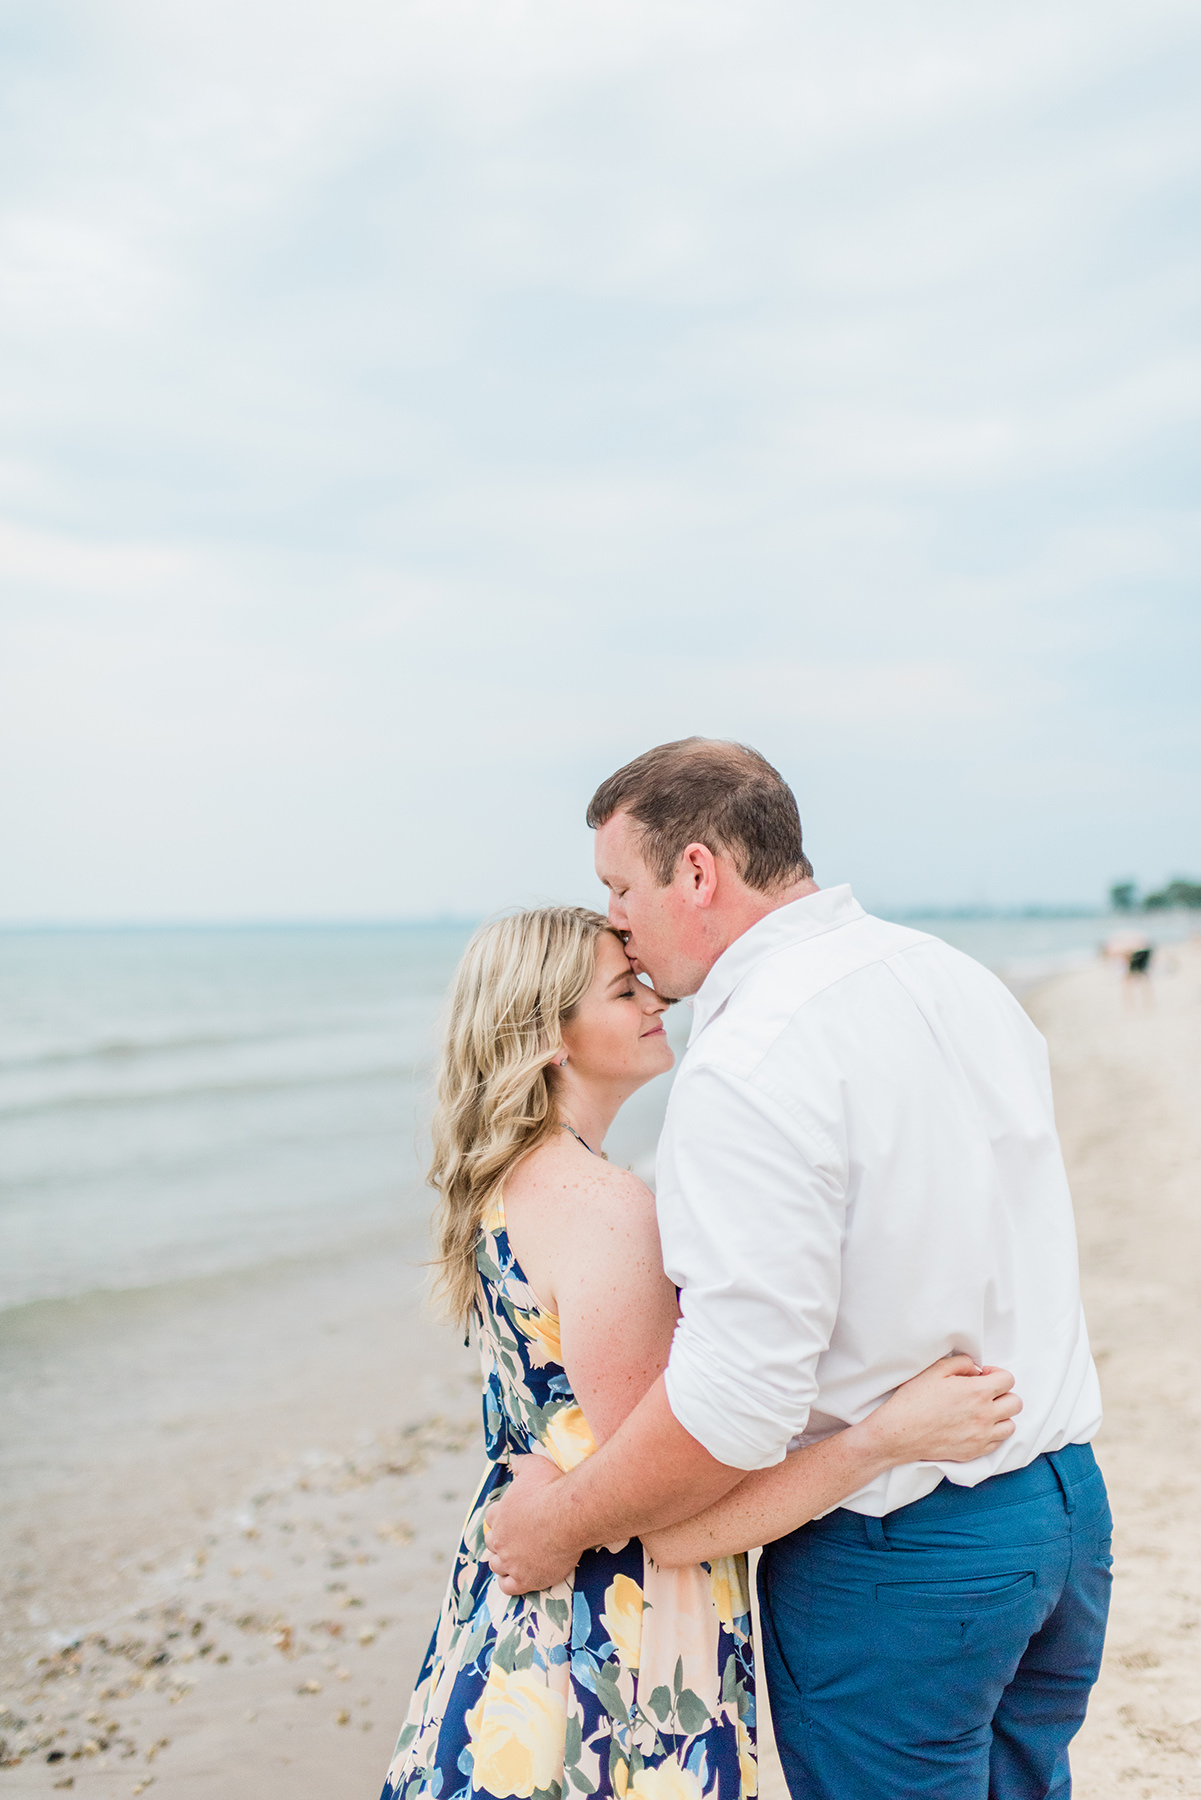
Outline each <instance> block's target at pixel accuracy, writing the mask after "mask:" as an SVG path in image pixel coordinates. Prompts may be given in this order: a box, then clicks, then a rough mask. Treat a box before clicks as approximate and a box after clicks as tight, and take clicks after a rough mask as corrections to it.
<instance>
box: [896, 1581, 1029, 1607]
mask: <svg viewBox="0 0 1201 1800" xmlns="http://www.w3.org/2000/svg"><path fill="white" fill-rule="evenodd" d="M1033 1587H1034V1576H1033V1574H1031V1573H1029V1572H1027V1573H1025V1574H1021V1575H975V1576H972V1577H970V1578H969V1579H968V1580H966V1581H881V1582H878V1583H877V1585H876V1599H877V1600H878V1601H879V1603H880V1605H881V1606H903V1607H906V1608H908V1609H909V1610H910V1611H912V1612H943V1613H960V1614H963V1613H965V1612H979V1611H981V1610H982V1609H983V1608H984V1607H987V1606H1008V1605H1009V1603H1010V1601H1011V1600H1020V1599H1021V1598H1022V1596H1023V1595H1024V1594H1028V1593H1030V1592H1031V1590H1032V1589H1033Z"/></svg>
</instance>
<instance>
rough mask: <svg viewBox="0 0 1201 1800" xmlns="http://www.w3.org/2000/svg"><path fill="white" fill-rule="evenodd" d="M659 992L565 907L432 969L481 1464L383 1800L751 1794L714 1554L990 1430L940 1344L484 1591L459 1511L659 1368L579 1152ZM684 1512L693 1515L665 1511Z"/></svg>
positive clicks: (738, 1566) (654, 1237) (453, 1243)
mask: <svg viewBox="0 0 1201 1800" xmlns="http://www.w3.org/2000/svg"><path fill="white" fill-rule="evenodd" d="M667 1004H668V1003H667V1001H665V1000H664V999H662V998H661V997H660V996H659V995H658V994H657V993H655V991H654V990H653V988H650V987H648V986H646V985H645V984H644V983H643V982H640V981H638V980H637V979H636V978H635V976H634V974H633V972H632V970H631V967H630V963H629V960H628V958H627V956H626V952H625V946H624V943H623V941H622V938H621V936H620V935H619V933H618V932H617V931H615V930H614V929H613V928H612V927H611V926H610V925H609V924H608V923H607V921H606V920H605V919H603V918H602V917H601V916H600V915H599V914H597V913H593V912H588V911H586V910H585V909H583V908H581V907H550V908H546V909H544V910H541V911H537V912H526V913H521V914H518V915H517V916H516V917H513V918H508V919H502V920H500V921H498V922H496V923H493V924H490V925H486V926H485V927H483V929H482V930H480V931H479V932H477V933H476V935H475V937H474V938H473V940H472V942H471V944H470V945H469V947H468V949H467V952H466V954H465V955H464V958H463V961H462V963H461V965H460V967H459V971H458V974H457V976H456V979H455V983H454V990H453V995H452V1001H451V1011H450V1018H449V1022H448V1025H447V1029H446V1037H445V1042H444V1045H443V1050H442V1058H441V1068H440V1074H439V1083H438V1093H439V1103H438V1109H437V1114H436V1117H435V1122H434V1161H433V1168H432V1171H431V1180H432V1181H433V1183H434V1185H435V1186H436V1187H437V1189H438V1190H439V1193H440V1195H441V1205H440V1210H439V1221H438V1230H439V1245H440V1252H441V1273H442V1281H443V1288H444V1292H445V1295H446V1297H447V1299H448V1301H449V1303H450V1308H451V1310H452V1312H453V1314H454V1315H455V1316H456V1317H457V1318H458V1319H459V1320H461V1321H462V1322H463V1323H464V1324H469V1325H470V1326H471V1328H472V1329H473V1330H474V1332H475V1333H476V1334H477V1335H478V1338H479V1343H480V1349H481V1353H482V1360H483V1368H484V1429H485V1440H486V1447H487V1454H488V1459H489V1460H488V1469H487V1472H486V1474H485V1476H484V1479H483V1481H482V1483H481V1485H480V1488H479V1491H478V1492H477V1494H476V1496H475V1499H474V1501H473V1503H472V1506H471V1509H470V1512H469V1515H468V1519H467V1524H466V1527H465V1529H464V1534H463V1540H462V1543H461V1545H460V1547H459V1552H458V1555H457V1557H456V1560H455V1564H454V1568H453V1571H452V1573H451V1577H450V1582H449V1584H448V1587H447V1593H446V1599H445V1603H444V1605H443V1609H442V1613H441V1617H440V1618H439V1620H438V1623H437V1626H436V1629H435V1631H434V1635H433V1639H432V1641H431V1643H430V1647H429V1650H428V1652H427V1654H426V1658H425V1661H424V1663H423V1665H422V1669H421V1673H420V1676H419V1679H418V1683H417V1689H416V1692H415V1694H414V1696H413V1700H412V1705H411V1707H410V1709H409V1714H408V1718H407V1720H406V1722H405V1725H404V1728H403V1730H402V1731H401V1734H400V1739H399V1742H398V1744H397V1747H396V1753H395V1756H394V1758H393V1761H392V1766H391V1768H390V1769H389V1771H388V1778H387V1783H386V1785H385V1788H384V1800H393V1797H394V1796H398V1795H404V1796H406V1797H407V1796H413V1797H414V1800H415V1797H416V1796H417V1795H426V1794H428V1795H431V1796H441V1797H442V1800H449V1797H450V1796H452V1795H455V1794H466V1793H468V1792H470V1793H471V1794H472V1795H491V1796H495V1797H496V1800H508V1797H509V1796H522V1797H523V1800H529V1796H532V1795H538V1796H541V1797H543V1800H550V1797H551V1796H557V1795H564V1796H565V1795H567V1794H569V1793H575V1794H599V1795H603V1796H614V1797H615V1800H622V1797H624V1796H626V1795H633V1796H639V1797H641V1800H702V1797H703V1796H713V1797H714V1800H735V1797H736V1796H739V1795H748V1796H749V1795H751V1794H753V1793H754V1792H755V1788H756V1774H755V1756H756V1751H755V1685H754V1660H753V1651H752V1644H751V1626H750V1597H749V1591H748V1587H747V1567H746V1557H745V1555H743V1554H739V1553H740V1552H743V1551H745V1550H746V1549H747V1548H748V1547H749V1546H751V1545H756V1544H760V1543H762V1542H764V1541H765V1540H766V1539H769V1538H775V1537H779V1536H781V1535H782V1534H784V1533H786V1532H789V1531H791V1530H793V1529H794V1528H795V1527H796V1526H798V1525H800V1524H802V1523H803V1522H804V1521H805V1520H806V1519H810V1518H812V1517H814V1515H815V1514H817V1513H820V1512H822V1511H824V1510H826V1509H827V1508H829V1507H831V1506H833V1505H835V1504H836V1503H837V1502H838V1501H839V1500H840V1499H842V1498H843V1497H844V1496H846V1495H848V1494H850V1493H852V1492H854V1491H856V1490H858V1489H861V1488H863V1486H864V1485H865V1483H870V1482H873V1481H876V1480H878V1479H879V1478H881V1477H886V1476H887V1474H888V1471H889V1470H891V1469H893V1468H895V1467H896V1466H897V1465H899V1464H906V1463H910V1462H912V1461H913V1460H915V1459H919V1460H922V1459H932V1460H935V1461H941V1460H943V1459H946V1458H962V1459H975V1458H979V1457H980V1456H987V1455H989V1454H991V1453H992V1451H993V1450H994V1449H995V1448H996V1447H997V1446H999V1445H1001V1444H1003V1443H1004V1441H1005V1439H1006V1437H1007V1436H1009V1435H1010V1434H1011V1433H1012V1432H1013V1429H1014V1427H1013V1424H1012V1422H1011V1420H1012V1417H1013V1416H1014V1415H1015V1414H1016V1413H1017V1412H1018V1411H1019V1410H1020V1402H1019V1401H1018V1400H1017V1398H1016V1396H1014V1395H1013V1394H1012V1393H1011V1391H1010V1390H1011V1388H1012V1378H1011V1377H1010V1376H1009V1375H1008V1374H1007V1373H1006V1372H1005V1371H1004V1370H985V1371H979V1370H978V1369H977V1367H976V1365H975V1363H974V1362H973V1361H972V1359H971V1358H970V1357H969V1356H965V1355H960V1356H946V1357H944V1356H943V1351H944V1350H949V1349H951V1348H953V1346H951V1345H950V1344H946V1345H941V1346H939V1347H938V1348H937V1349H936V1350H935V1351H934V1352H933V1353H932V1355H931V1357H930V1358H929V1361H930V1362H931V1363H932V1364H933V1365H934V1366H933V1367H932V1368H930V1369H928V1370H927V1371H926V1372H925V1373H924V1374H922V1375H919V1376H918V1377H917V1379H915V1380H912V1381H909V1382H907V1383H905V1384H904V1385H902V1386H900V1387H898V1388H897V1392H896V1393H895V1394H894V1395H893V1396H892V1398H891V1399H890V1400H889V1401H888V1402H887V1404H885V1405H883V1406H880V1407H878V1408H877V1409H875V1410H873V1411H872V1412H871V1413H870V1416H867V1417H864V1418H863V1419H862V1421H861V1422H859V1423H857V1424H855V1425H854V1426H853V1427H852V1428H851V1429H849V1430H846V1431H842V1432H839V1433H837V1434H835V1435H833V1436H830V1437H827V1438H826V1440H825V1441H824V1442H822V1443H820V1444H814V1445H813V1446H812V1447H810V1448H807V1449H798V1450H797V1451H796V1452H795V1453H794V1454H792V1455H789V1456H787V1457H784V1458H781V1459H777V1460H776V1462H775V1466H774V1467H772V1468H764V1469H763V1470H761V1471H760V1472H758V1473H755V1474H751V1475H747V1476H745V1477H744V1476H743V1473H742V1472H741V1471H739V1472H737V1473H735V1472H733V1471H731V1475H730V1479H729V1480H727V1481H725V1482H724V1483H723V1484H721V1485H722V1488H723V1491H722V1492H721V1493H716V1492H715V1493H714V1494H713V1496H712V1499H713V1501H714V1504H712V1505H709V1504H708V1500H709V1496H706V1495H702V1496H701V1498H700V1499H699V1500H698V1502H697V1505H696V1506H694V1507H692V1508H690V1509H689V1508H684V1507H680V1506H675V1507H674V1508H672V1509H671V1510H672V1512H673V1514H674V1516H673V1518H672V1520H671V1521H670V1522H669V1528H668V1529H666V1530H664V1529H660V1530H659V1531H657V1532H652V1533H651V1534H650V1535H649V1536H648V1537H647V1538H646V1539H645V1541H643V1542H639V1541H638V1540H637V1539H636V1538H629V1537H627V1534H626V1533H625V1532H624V1531H618V1532H613V1533H611V1534H609V1535H608V1536H606V1538H605V1540H604V1541H605V1543H606V1544H607V1545H608V1548H601V1549H592V1548H584V1547H583V1546H580V1547H579V1548H578V1549H577V1550H574V1551H573V1553H572V1554H571V1556H570V1557H568V1558H567V1559H566V1560H565V1561H564V1562H563V1564H562V1566H561V1567H559V1568H557V1569H556V1570H555V1571H554V1572H553V1574H552V1575H550V1576H548V1578H547V1579H546V1580H545V1581H539V1582H537V1583H536V1584H535V1585H536V1586H537V1587H539V1588H540V1589H541V1591H540V1592H537V1593H533V1594H530V1595H529V1596H528V1597H525V1598H518V1597H514V1596H513V1595H512V1594H510V1593H509V1592H507V1591H506V1589H505V1587H504V1586H503V1585H502V1583H501V1582H500V1580H499V1579H498V1578H497V1576H496V1575H495V1574H494V1573H493V1572H492V1570H491V1568H490V1567H489V1564H488V1561H487V1550H486V1534H487V1531H488V1524H487V1519H486V1513H487V1509H488V1508H489V1506H490V1505H491V1504H492V1503H493V1502H494V1501H495V1500H496V1499H497V1498H498V1497H499V1496H500V1495H501V1494H502V1493H503V1492H504V1491H505V1487H506V1485H507V1483H508V1482H509V1480H510V1477H511V1464H512V1462H513V1461H514V1460H515V1459H518V1460H523V1461H525V1462H526V1463H529V1462H532V1461H539V1462H544V1463H545V1466H546V1467H547V1469H548V1470H552V1471H554V1472H555V1473H556V1474H558V1473H562V1472H566V1471H569V1470H573V1469H578V1468H579V1467H580V1466H581V1465H582V1464H583V1463H584V1462H585V1461H586V1460H587V1459H589V1458H590V1457H592V1456H593V1455H594V1454H595V1453H596V1450H597V1446H598V1444H599V1445H604V1444H605V1443H606V1442H608V1441H609V1440H611V1439H612V1438H613V1436H614V1434H615V1433H616V1432H618V1431H619V1429H620V1428H621V1425H622V1423H623V1421H624V1420H625V1419H626V1417H627V1416H628V1415H629V1414H630V1413H631V1411H632V1410H633V1409H634V1408H635V1407H636V1406H637V1405H638V1403H639V1402H640V1401H641V1400H642V1399H643V1397H644V1396H645V1395H646V1394H647V1392H648V1391H649V1390H652V1389H653V1388H654V1386H655V1384H656V1383H657V1382H659V1381H660V1380H661V1377H662V1374H663V1370H664V1368H665V1367H666V1365H667V1361H668V1356H669V1353H670V1350H671V1343H672V1334H673V1332H674V1331H675V1329H676V1322H677V1308H676V1290H675V1287H674V1285H673V1283H672V1281H671V1280H669V1278H668V1277H667V1276H666V1275H665V1274H664V1271H663V1258H662V1253H661V1250H660V1247H659V1238H658V1232H657V1230H656V1225H655V1203H654V1199H653V1197H652V1195H651V1194H650V1192H649V1191H648V1189H647V1188H646V1187H645V1186H644V1185H643V1183H642V1182H641V1181H639V1180H638V1179H637V1178H636V1177H635V1176H633V1175H631V1174H628V1173H626V1172H625V1171H623V1170H620V1169H615V1168H613V1167H612V1166H611V1165H610V1164H609V1163H607V1162H606V1161H605V1160H604V1158H603V1155H602V1154H601V1145H602V1143H603V1141H604V1137H605V1133H606V1132H607V1130H608V1128H609V1126H610V1125H611V1123H612V1121H613V1118H614V1115H615V1114H616V1112H617V1110H618V1108H619V1107H620V1106H621V1104H622V1102H623V1101H624V1100H626V1099H627V1098H628V1097H629V1096H630V1095H631V1094H632V1093H634V1092H635V1091H636V1090H637V1089H638V1088H640V1087H642V1086H644V1085H645V1084H646V1083H647V1082H648V1081H651V1080H652V1079H653V1078H654V1077H655V1076H656V1075H660V1074H662V1073H663V1072H664V1070H666V1069H668V1068H669V1067H670V1066H671V1063H672V1061H673V1057H672V1052H671V1049H670V1048H669V1046H668V1043H667V1038H666V1035H665V1033H664V1030H663V1024H662V1018H663V1013H664V1011H665V1009H666V1007H667ZM735 1225H736V1221H735V1220H734V1219H731V1220H730V1227H731V1229H733V1228H734V1227H735ZM939 1358H941V1359H942V1360H938V1359H939ZM901 1379H902V1378H901V1376H900V1375H899V1373H898V1374H897V1375H896V1376H895V1378H894V1380H893V1381H892V1383H891V1385H892V1386H894V1387H896V1386H897V1382H898V1381H900V1380H901ZM736 1481H737V1482H738V1485H734V1483H735V1482H736ZM706 1507H707V1510H702V1509H704V1508H706ZM661 1510H662V1509H660V1511H661ZM689 1511H691V1512H694V1513H695V1512H699V1513H700V1517H697V1518H693V1519H691V1520H690V1521H687V1522H685V1523H683V1524H681V1523H679V1522H678V1521H680V1520H683V1519H685V1515H686V1513H688V1512H689ZM597 1541H599V1540H597Z"/></svg>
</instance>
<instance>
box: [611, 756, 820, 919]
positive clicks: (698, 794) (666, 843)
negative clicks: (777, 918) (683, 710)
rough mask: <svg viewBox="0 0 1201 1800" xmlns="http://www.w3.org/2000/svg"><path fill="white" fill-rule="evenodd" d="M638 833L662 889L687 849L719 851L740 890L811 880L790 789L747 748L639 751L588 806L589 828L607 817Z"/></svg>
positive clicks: (767, 890)
mask: <svg viewBox="0 0 1201 1800" xmlns="http://www.w3.org/2000/svg"><path fill="white" fill-rule="evenodd" d="M619 812H624V813H628V814H629V815H630V818H631V819H633V821H634V822H635V824H636V825H638V826H639V827H640V828H641V832H642V845H641V848H642V854H643V857H644V858H645V860H646V863H647V866H648V867H649V868H650V869H651V871H652V873H653V874H654V876H655V878H656V879H657V881H658V882H659V885H660V887H666V886H667V884H668V882H669V881H671V879H672V877H673V876H674V875H675V872H676V868H677V865H678V864H679V860H680V857H681V855H682V854H683V852H684V851H685V850H686V849H687V847H688V845H689V844H706V845H707V846H708V847H709V849H710V850H712V851H713V852H714V853H715V854H716V853H717V852H719V851H723V852H724V853H725V854H726V855H727V856H728V857H729V858H730V860H731V861H732V862H733V864H734V866H735V868H736V869H737V870H738V873H739V874H740V875H741V877H742V879H743V880H744V881H745V882H746V884H747V886H748V887H752V888H757V889H759V890H760V891H762V892H770V891H771V890H772V889H774V888H780V887H787V886H789V885H790V884H791V883H792V882H794V881H801V880H803V879H804V878H805V877H807V876H810V875H812V874H813V869H812V866H811V864H810V862H809V859H808V857H807V856H806V855H805V852H804V850H803V849H802V848H801V820H800V815H799V814H798V812H797V804H796V799H795V797H794V795H793V792H792V789H791V788H790V787H789V785H788V783H787V782H786V781H785V780H784V777H783V776H782V775H781V774H780V773H779V771H778V770H777V769H773V768H772V766H771V764H770V763H769V762H768V760H767V758H766V757H764V756H760V754H759V752H758V751H757V750H752V749H751V748H750V746H749V745H748V744H730V743H726V742H724V741H723V740H722V739H720V738H701V737H690V738H680V739H679V740H678V742H676V743H674V744H659V745H657V746H656V747H655V749H653V750H647V751H644V753H643V754H642V755H641V756H636V757H635V758H634V760H633V762H630V763H627V764H626V766H625V768H624V769H618V771H617V773H616V775H610V777H609V779H608V780H607V781H602V782H601V784H600V786H599V787H598V788H597V790H596V792H595V794H593V796H592V799H591V801H590V803H589V806H588V823H589V825H590V826H591V828H592V829H593V831H595V830H596V828H597V826H598V825H603V824H605V822H606V821H607V820H608V819H611V818H612V817H613V815H614V813H619Z"/></svg>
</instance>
